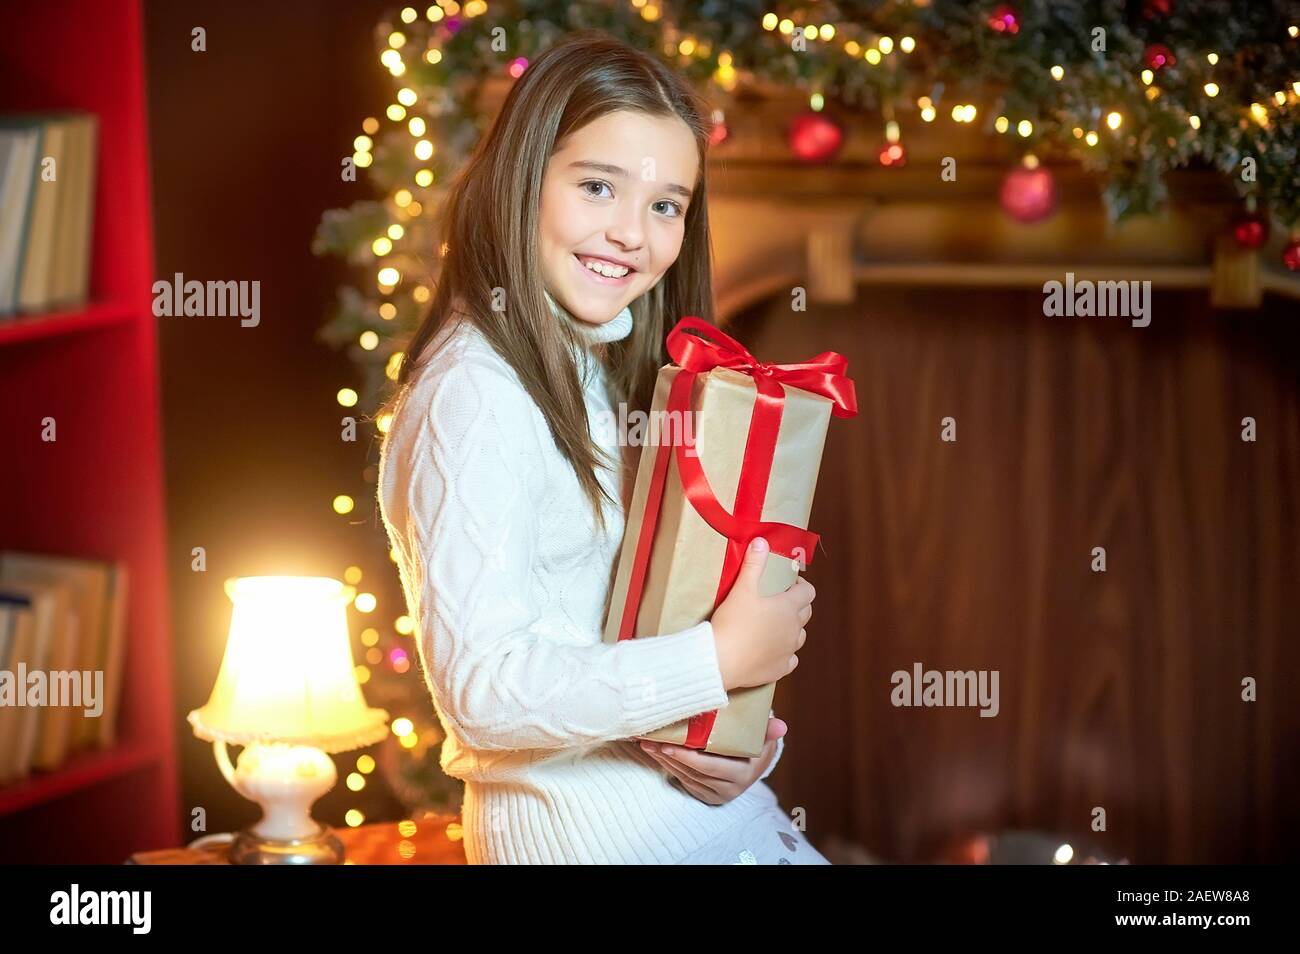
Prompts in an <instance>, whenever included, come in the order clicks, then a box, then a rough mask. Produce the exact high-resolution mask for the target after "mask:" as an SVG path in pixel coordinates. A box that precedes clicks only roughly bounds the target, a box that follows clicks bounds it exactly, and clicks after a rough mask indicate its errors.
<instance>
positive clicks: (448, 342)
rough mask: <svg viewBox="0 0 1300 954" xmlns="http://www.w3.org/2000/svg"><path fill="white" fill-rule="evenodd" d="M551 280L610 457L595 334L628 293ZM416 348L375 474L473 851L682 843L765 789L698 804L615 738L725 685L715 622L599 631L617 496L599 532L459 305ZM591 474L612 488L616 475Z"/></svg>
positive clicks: (651, 856) (717, 694)
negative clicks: (563, 288)
mask: <svg viewBox="0 0 1300 954" xmlns="http://www.w3.org/2000/svg"><path fill="white" fill-rule="evenodd" d="M547 297H548V300H549V302H550V305H551V308H552V310H553V312H554V313H555V315H556V318H557V320H561V321H568V322H572V323H573V324H574V326H575V327H576V328H577V329H578V330H579V332H580V334H581V336H582V338H583V339H584V340H585V341H587V342H588V344H587V345H586V347H584V348H583V349H582V350H581V351H580V352H579V353H578V354H577V355H575V357H576V358H577V360H578V367H579V370H580V373H581V375H582V380H583V381H584V390H585V392H586V400H587V409H588V419H589V421H590V422H591V432H592V436H593V439H594V440H596V441H597V444H598V445H599V446H602V447H605V448H606V449H607V450H608V451H610V452H611V453H612V454H613V456H614V459H617V458H618V454H617V451H618V447H617V445H616V444H615V443H614V442H613V440H611V438H615V437H616V435H613V434H610V433H608V429H606V428H602V427H599V426H598V425H597V422H598V421H599V420H600V419H601V417H598V415H599V414H600V412H602V411H604V412H606V414H608V412H609V411H610V410H611V404H610V398H609V394H608V391H607V379H606V376H605V369H604V367H603V365H602V364H601V363H600V361H599V360H597V358H596V356H595V355H593V353H592V351H591V346H592V345H597V344H599V343H600V342H603V341H614V340H618V339H620V338H623V337H625V336H626V335H627V334H629V333H630V332H631V330H632V312H631V310H630V308H625V309H624V310H623V311H622V312H620V313H619V314H618V315H617V316H616V317H614V318H613V319H612V320H610V321H609V322H607V323H606V324H604V325H592V324H589V323H586V322H582V321H580V320H579V319H576V318H573V317H572V316H571V315H569V314H568V312H567V311H565V310H564V309H562V308H561V307H560V306H559V305H558V304H557V303H556V302H555V301H554V299H550V296H549V295H548V296H547ZM429 353H430V354H436V357H433V358H432V359H431V360H430V361H429V363H428V364H426V365H425V366H424V367H423V368H421V369H420V370H418V371H417V372H416V375H415V377H414V378H413V380H412V381H411V384H410V387H409V389H408V390H407V391H406V392H405V394H404V395H403V397H402V399H401V402H400V404H399V405H398V407H397V408H396V413H395V415H394V418H393V421H392V422H391V424H390V426H389V430H388V433H387V436H386V438H385V442H384V445H383V449H382V453H381V456H380V463H379V490H378V493H379V504H380V511H381V515H382V517H383V520H384V525H385V528H386V529H387V532H388V535H389V539H390V541H391V542H392V544H393V546H394V548H395V553H396V557H397V562H398V569H399V572H400V575H401V580H402V587H403V589H404V592H405V596H406V601H407V606H408V609H409V611H410V614H411V617H412V618H413V619H414V620H416V621H417V627H418V628H417V637H418V645H419V653H420V661H421V665H422V668H423V672H424V677H425V682H426V685H427V686H428V689H429V692H430V694H431V696H432V701H433V705H434V708H435V710H436V711H437V714H438V719H439V721H440V722H441V724H442V727H443V730H444V731H445V733H446V740H445V741H444V742H443V746H442V756H441V765H442V769H443V771H445V772H446V773H447V774H448V775H451V776H453V777H456V778H460V779H463V780H464V782H465V798H464V803H463V806H462V821H463V823H464V832H465V852H466V856H467V859H468V861H469V863H470V864H494V863H613V864H618V863H671V862H676V861H678V860H680V859H682V858H683V857H685V856H686V855H688V854H690V853H691V852H692V851H694V850H696V849H697V848H699V847H700V846H702V845H703V844H704V843H705V842H706V841H708V840H710V839H711V838H713V837H714V836H716V835H718V834H720V833H721V832H722V831H723V830H724V829H726V828H728V827H730V826H731V825H733V824H734V823H736V822H737V821H739V820H741V819H742V818H743V817H744V816H745V815H746V814H749V813H752V812H753V811H754V810H755V809H756V808H758V807H760V805H761V803H762V802H763V801H764V799H765V798H766V799H771V798H772V797H773V796H772V793H771V791H770V790H768V789H767V786H766V785H765V784H764V783H763V782H762V781H759V782H756V783H755V784H754V785H753V786H751V787H750V788H749V789H748V790H747V791H746V792H744V793H743V794H742V795H741V796H739V797H738V798H736V799H733V800H732V801H730V802H727V803H725V804H723V805H709V804H707V803H705V802H702V801H700V800H698V799H697V798H695V797H694V796H693V795H691V794H690V793H689V792H687V791H686V790H685V789H684V788H681V787H680V786H679V785H678V784H677V783H675V781H674V780H673V776H671V775H670V774H669V773H668V772H667V770H665V769H663V768H661V767H660V766H659V764H658V763H657V762H655V761H654V760H653V759H652V758H650V756H648V755H646V754H645V753H644V752H642V751H641V749H640V747H639V744H638V743H636V742H632V741H628V740H629V738H630V737H631V736H635V735H638V734H641V733H644V732H648V731H651V730H653V729H656V728H659V727H660V726H664V725H667V724H669V723H672V722H677V721H679V720H681V719H685V718H687V717H688V716H691V715H694V714H696V713H698V712H704V711H707V710H710V709H716V708H719V707H721V706H723V705H725V704H726V702H727V694H726V692H725V691H724V689H723V685H722V676H721V673H720V671H719V669H718V661H717V655H716V651H715V647H714V639H713V627H712V625H711V624H710V623H709V622H708V621H705V622H702V623H700V624H698V625H696V626H693V627H691V628H689V629H686V630H683V631H681V632H679V633H673V634H668V635H662V636H655V637H649V638H638V639H630V640H624V641H622V642H619V643H616V644H612V645H611V644H607V643H604V642H602V641H601V633H602V629H603V623H604V620H603V614H604V611H605V602H606V596H607V589H608V587H609V585H610V581H611V577H612V573H611V569H612V566H613V563H614V560H615V559H616V558H617V555H618V552H619V547H620V544H621V541H622V536H623V529H624V520H625V516H624V513H623V512H622V507H621V506H613V505H610V504H608V503H607V504H606V506H605V515H606V522H607V531H606V533H605V534H604V535H601V534H600V532H599V530H598V527H597V525H596V523H595V519H594V516H593V514H592V513H591V509H590V505H589V503H588V500H587V497H586V496H585V494H584V493H583V492H582V489H581V487H580V485H579V484H578V481H577V478H576V476H575V475H574V473H573V470H572V467H571V466H570V465H569V463H568V461H567V460H565V458H564V457H563V456H562V455H561V453H560V451H559V449H558V448H557V446H556V444H555V441H554V439H553V438H552V437H551V434H550V431H549V429H548V428H547V426H546V421H545V418H544V417H543V416H542V413H541V410H540V409H539V408H538V407H537V405H536V403H535V402H534V401H533V400H532V399H531V397H529V395H528V393H527V392H526V391H525V390H524V387H523V385H522V384H521V383H520V381H519V378H518V376H517V374H516V373H515V372H514V370H513V369H512V368H511V367H510V365H509V364H507V363H506V361H505V360H504V359H503V358H502V357H501V356H500V355H499V354H498V353H497V352H496V350H495V349H494V348H492V346H491V345H490V344H489V343H488V342H487V340H486V339H485V338H484V337H483V336H482V334H481V333H480V332H479V331H478V330H477V329H476V328H475V327H474V326H473V325H472V324H471V323H469V322H459V323H449V324H448V325H446V326H444V327H443V328H442V329H440V331H439V334H438V335H437V336H436V337H435V339H434V340H433V342H431V344H430V352H429ZM599 476H600V479H601V481H602V483H603V484H604V485H605V486H606V487H607V488H608V489H609V490H610V493H611V495H612V497H613V499H614V500H620V499H622V498H621V495H620V493H619V490H620V488H619V487H618V486H617V480H618V478H617V476H616V475H615V474H614V473H613V472H612V471H609V470H604V469H602V471H601V473H600V475H599ZM782 744H783V740H782V742H779V743H778V747H777V759H779V758H780V750H781V747H782ZM775 766H776V759H774V760H773V762H772V765H771V766H770V767H769V768H768V769H767V771H766V772H765V773H764V776H763V777H764V778H766V777H767V775H768V774H770V772H771V770H772V768H775Z"/></svg>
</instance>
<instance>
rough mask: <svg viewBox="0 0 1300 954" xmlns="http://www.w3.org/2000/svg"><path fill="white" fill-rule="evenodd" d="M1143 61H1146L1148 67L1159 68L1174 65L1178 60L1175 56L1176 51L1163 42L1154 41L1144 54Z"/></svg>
mask: <svg viewBox="0 0 1300 954" xmlns="http://www.w3.org/2000/svg"><path fill="white" fill-rule="evenodd" d="M1142 61H1143V62H1144V63H1146V65H1147V68H1148V69H1152V70H1158V69H1161V68H1162V67H1165V66H1173V65H1174V64H1175V63H1177V62H1178V60H1177V58H1175V56H1174V51H1173V50H1171V49H1169V47H1167V46H1165V45H1164V44H1163V43H1152V44H1151V45H1150V46H1148V47H1147V48H1146V52H1145V53H1143V54H1142Z"/></svg>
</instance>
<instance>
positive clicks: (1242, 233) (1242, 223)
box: [1232, 215, 1268, 248]
mask: <svg viewBox="0 0 1300 954" xmlns="http://www.w3.org/2000/svg"><path fill="white" fill-rule="evenodd" d="M1232 237H1233V238H1235V239H1236V240H1237V244H1238V245H1239V246H1241V247H1242V248H1259V247H1260V246H1261V245H1263V244H1264V242H1266V241H1267V240H1268V220H1267V219H1264V218H1261V217H1260V216H1258V215H1243V216H1241V217H1239V218H1237V219H1236V220H1234V221H1233V223H1232Z"/></svg>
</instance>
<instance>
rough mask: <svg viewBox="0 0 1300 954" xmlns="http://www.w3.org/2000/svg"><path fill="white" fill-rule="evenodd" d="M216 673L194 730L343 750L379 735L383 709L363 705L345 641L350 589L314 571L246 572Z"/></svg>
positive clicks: (211, 737)
mask: <svg viewBox="0 0 1300 954" xmlns="http://www.w3.org/2000/svg"><path fill="white" fill-rule="evenodd" d="M226 593H227V595H229V597H230V599H231V601H232V602H233V603H234V611H233V612H232V614H231V619H230V635H229V637H228V639H227V641H226V654H225V657H224V658H223V659H222V661H221V672H220V673H219V674H218V676H217V682H216V685H215V686H214V687H213V689H212V696H211V698H209V699H208V702H207V705H205V706H203V707H202V708H200V709H195V710H194V711H192V712H191V713H190V714H189V722H190V724H191V725H192V726H193V727H194V734H195V735H197V736H198V737H199V738H201V739H207V740H208V741H211V742H227V743H230V744H232V745H245V746H247V745H255V744H269V743H281V744H285V745H302V746H312V747H315V748H318V749H321V750H323V751H325V752H343V751H346V750H348V749H355V748H360V747H362V746H366V745H371V744H373V743H375V742H378V741H379V740H381V739H382V738H383V737H384V735H385V733H386V732H387V729H386V728H385V724H386V723H387V721H388V713H387V712H385V711H384V710H383V709H372V708H370V707H368V706H367V705H366V700H365V698H364V697H363V696H362V694H361V687H360V685H358V684H357V678H356V673H355V671H354V669H353V663H352V646H351V644H350V642H349V639H348V621H347V604H348V601H349V598H350V596H351V589H350V587H347V586H345V585H344V584H343V583H342V582H340V581H339V580H334V579H330V578H329V577H321V576H246V577H240V578H237V579H234V580H231V581H228V582H227V585H226Z"/></svg>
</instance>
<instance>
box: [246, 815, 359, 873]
mask: <svg viewBox="0 0 1300 954" xmlns="http://www.w3.org/2000/svg"><path fill="white" fill-rule="evenodd" d="M229 857H230V862H231V864H236V865H337V864H342V863H343V842H341V841H339V839H338V836H337V835H335V834H334V833H333V832H332V831H330V830H329V829H328V828H326V827H325V826H323V825H322V826H320V828H319V830H318V831H317V833H316V834H314V835H309V836H307V837H306V838H289V839H280V838H262V837H261V836H259V835H255V834H253V832H252V831H251V830H249V829H245V830H243V831H241V832H239V833H238V834H237V835H235V840H234V841H233V842H231V844H230V855H229Z"/></svg>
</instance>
